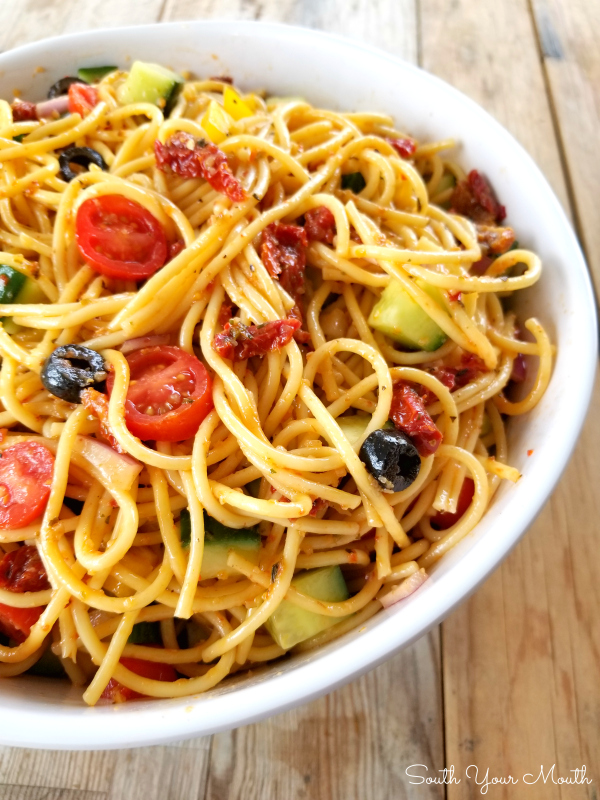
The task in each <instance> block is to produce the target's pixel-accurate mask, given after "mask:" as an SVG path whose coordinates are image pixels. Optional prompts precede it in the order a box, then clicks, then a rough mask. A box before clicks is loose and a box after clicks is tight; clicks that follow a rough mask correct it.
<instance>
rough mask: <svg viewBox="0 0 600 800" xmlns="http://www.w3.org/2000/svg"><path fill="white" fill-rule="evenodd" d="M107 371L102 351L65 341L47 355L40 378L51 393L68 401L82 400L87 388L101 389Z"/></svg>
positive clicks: (76, 401)
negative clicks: (65, 342) (83, 392)
mask: <svg viewBox="0 0 600 800" xmlns="http://www.w3.org/2000/svg"><path fill="white" fill-rule="evenodd" d="M106 372H107V367H106V364H105V362H104V359H103V358H102V356H101V355H100V353H97V352H96V351H95V350H90V348H89V347H83V345H80V344H65V345H62V346H61V347H57V348H56V350H55V351H54V352H53V353H52V354H51V355H50V356H48V358H47V359H46V360H45V362H44V366H43V367H42V374H41V376H40V377H41V379H42V383H43V384H44V386H45V387H46V389H48V391H49V392H51V394H53V395H55V396H56V397H60V399H61V400H66V401H67V403H80V402H81V392H82V391H83V390H84V389H87V388H89V387H90V386H94V387H95V388H96V389H100V388H101V386H102V383H103V382H104V381H105V380H106Z"/></svg>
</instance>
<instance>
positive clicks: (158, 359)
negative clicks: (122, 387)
mask: <svg viewBox="0 0 600 800" xmlns="http://www.w3.org/2000/svg"><path fill="white" fill-rule="evenodd" d="M127 361H128V362H129V371H130V376H131V377H130V380H131V382H130V384H129V391H128V392H127V400H126V401H125V422H126V423H127V427H128V428H129V430H130V431H131V433H133V435H134V436H138V437H139V438H140V439H142V440H148V439H152V440H155V441H159V442H180V441H182V440H183V439H189V438H190V437H191V436H193V435H194V434H195V433H196V431H197V430H198V428H199V427H200V423H201V422H202V420H203V419H204V417H205V416H206V415H207V414H208V413H209V412H210V411H211V409H212V407H213V401H212V382H211V380H210V376H209V374H208V372H207V371H206V367H205V366H204V364H202V362H201V361H199V360H198V359H197V358H196V356H192V355H190V354H189V353H186V352H185V350H180V349H179V347H169V346H162V347H145V348H143V349H142V350H135V351H134V352H133V353H130V354H129V355H128V356H127ZM113 384H114V377H113V375H112V374H109V376H108V378H107V381H106V388H107V390H108V395H109V397H110V394H111V392H112V388H113Z"/></svg>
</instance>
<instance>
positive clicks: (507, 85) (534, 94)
mask: <svg viewBox="0 0 600 800" xmlns="http://www.w3.org/2000/svg"><path fill="white" fill-rule="evenodd" d="M483 5H484V4H482V3H479V4H476V5H474V4H472V3H469V2H466V1H465V0H458V2H455V3H453V4H452V6H449V5H448V4H446V3H444V2H442V0H433V2H429V3H427V4H426V5H424V6H423V8H422V15H423V16H422V30H423V42H422V53H423V64H424V66H425V67H426V68H427V69H430V70H432V71H433V72H436V73H437V74H438V75H440V76H441V77H443V78H445V79H446V80H449V81H450V82H451V83H453V84H454V85H455V86H457V87H458V88H460V89H462V90H463V91H465V92H466V93H467V94H469V95H470V96H471V97H473V98H474V99H475V100H477V101H478V102H479V103H480V104H481V105H483V106H484V107H485V108H487V109H488V110H489V111H490V112H491V113H492V114H493V115H494V116H495V117H496V118H497V119H499V120H500V122H502V123H503V124H504V125H505V126H506V127H507V128H508V129H509V130H511V132H512V133H513V134H514V135H515V136H516V137H517V138H518V139H519V140H520V141H521V143H522V144H523V145H524V146H525V147H526V148H527V149H528V150H529V152H530V153H531V154H532V156H533V157H534V158H535V159H536V161H537V162H538V164H539V165H540V166H541V168H542V169H543V171H544V172H545V174H546V176H547V177H548V179H549V180H550V182H551V184H552V185H553V187H554V189H555V191H556V192H557V194H558V196H559V198H560V199H561V200H562V202H563V204H565V206H566V207H567V209H568V205H567V190H566V185H565V181H564V176H563V173H562V169H561V162H560V153H559V149H558V146H557V141H556V137H555V134H554V130H553V122H552V114H551V107H550V103H549V101H548V97H547V94H546V92H545V84H544V75H543V72H542V70H541V67H540V64H539V61H538V58H537V53H536V47H537V43H536V39H535V30H534V28H533V25H532V20H531V17H530V14H529V11H528V6H527V3H526V2H524V0H505V2H503V3H493V2H486V3H485V8H483ZM525 76H526V77H525ZM599 437H600V425H599V424H598V423H597V422H596V421H595V420H590V421H589V422H588V425H587V427H586V432H585V434H584V436H583V438H582V444H581V445H580V447H579V448H578V451H577V454H576V457H575V459H574V460H573V462H572V464H571V466H570V467H569V469H568V471H567V473H566V474H565V476H564V477H563V479H562V481H561V483H560V485H559V487H558V489H557V490H556V491H555V493H554V495H553V497H552V499H551V501H550V503H549V504H548V505H547V507H546V509H545V510H544V512H543V513H542V514H541V516H540V518H539V519H538V520H537V522H536V523H535V524H534V525H533V526H532V529H531V530H530V531H529V533H528V534H527V536H526V538H525V540H524V541H523V542H522V543H521V544H520V545H519V546H518V547H517V548H516V549H515V551H514V552H513V553H512V554H511V556H510V557H509V558H508V559H507V561H506V562H505V563H504V565H503V566H502V567H501V568H500V570H499V571H498V572H496V573H495V575H494V576H493V577H492V578H491V579H490V580H489V581H488V582H487V583H486V584H485V585H484V586H483V587H482V588H481V589H480V590H479V591H478V592H477V593H476V594H475V595H474V596H473V597H472V598H471V600H470V601H469V602H468V603H466V604H464V605H463V606H462V607H461V608H460V609H459V610H458V611H457V612H455V613H454V614H453V615H452V616H451V617H450V618H449V619H448V620H447V621H446V622H445V623H444V625H443V662H444V695H445V711H446V763H447V765H450V764H454V765H455V767H456V770H457V774H459V775H460V774H462V775H464V773H465V769H466V768H467V767H468V765H469V764H475V765H477V766H478V767H479V778H480V780H481V777H482V772H483V774H485V770H486V769H487V768H488V767H489V774H490V776H499V777H506V776H508V775H512V776H513V777H515V778H516V779H518V780H519V784H518V785H517V786H498V787H495V788H494V792H495V794H494V797H497V798H511V800H515V799H516V798H521V797H523V798H532V799H533V798H538V797H539V798H544V800H547V798H559V797H560V798H580V797H588V796H589V797H592V796H593V795H592V794H590V793H588V787H587V786H557V785H554V784H551V783H548V784H547V785H544V784H543V783H542V781H538V782H537V783H535V784H534V785H529V786H528V785H525V784H524V783H523V775H524V774H526V773H533V774H534V775H538V774H539V769H540V765H542V764H543V765H544V767H545V769H546V770H548V769H549V768H551V767H552V765H553V764H556V768H555V776H556V777H557V778H558V776H559V775H560V776H563V777H566V776H569V777H572V773H571V772H569V770H572V769H575V768H577V767H581V765H582V764H584V763H585V764H586V765H587V768H588V776H592V775H593V777H594V778H595V780H597V779H598V774H599V773H598V764H597V760H596V759H597V753H598V747H597V741H598V740H597V719H598V702H599V700H600V692H599V690H598V686H597V682H596V685H595V686H590V685H589V683H591V681H590V682H588V683H587V684H586V690H587V691H588V694H587V695H586V698H585V702H586V708H587V710H588V712H590V718H593V715H594V713H595V714H596V716H595V719H596V731H595V732H593V731H586V732H585V733H584V732H583V731H582V729H581V714H580V709H579V708H578V699H579V689H578V688H577V687H576V684H575V678H576V676H577V675H578V674H579V672H580V670H579V668H578V667H577V666H576V665H577V663H578V661H580V660H581V658H582V655H583V654H584V653H585V654H586V655H587V656H589V658H590V659H591V658H592V657H593V654H594V653H595V654H597V653H598V649H597V642H596V641H594V638H593V637H594V634H593V633H592V630H593V626H592V625H591V624H590V621H589V619H588V617H591V618H592V619H593V618H594V614H596V615H597V613H598V610H599V607H598V597H597V593H596V594H595V595H594V592H592V593H591V595H588V594H587V593H586V595H585V597H584V596H583V593H582V591H579V590H575V589H574V587H575V586H579V585H581V586H582V590H583V586H584V585H585V586H586V587H587V586H588V585H589V582H590V575H589V572H590V568H591V567H590V565H591V564H593V563H594V556H596V559H597V556H598V555H600V554H599V553H598V544H597V543H595V542H594V541H587V539H588V538H589V539H592V537H591V536H588V535H587V528H588V527H589V525H588V520H589V519H595V518H596V515H597V514H598V511H599V510H600V509H599V501H598V496H597V493H596V494H594V487H593V485H592V481H591V480H590V479H589V477H588V476H591V475H593V472H591V471H590V469H592V468H593V467H594V466H596V467H597V466H598V465H597V464H596V463H594V464H590V463H589V460H590V459H592V458H593V459H594V461H595V447H594V445H596V444H597V442H598V438H599ZM586 462H588V463H587V465H586ZM582 536H584V537H585V538H586V543H585V545H586V546H585V549H584V547H583V546H582V541H581V537H582ZM582 552H584V553H585V562H586V563H585V565H584V564H583V563H581V562H582V561H583V560H584V559H583V558H581V555H580V554H582ZM595 563H596V564H597V563H598V561H597V560H596V562H595ZM588 626H589V627H588ZM595 663H596V670H595V671H596V674H597V655H596V662H595ZM587 667H588V668H590V667H591V664H590V662H589V661H588V663H587ZM586 735H589V736H591V739H592V742H593V743H594V746H595V754H594V755H592V753H591V752H590V748H589V747H588V746H587V745H586ZM479 794H480V787H479V786H477V785H476V784H475V782H474V781H473V780H470V781H466V780H463V782H462V783H461V784H460V785H451V786H449V787H448V790H447V796H448V798H449V800H456V799H458V798H461V800H462V798H471V797H473V798H474V797H477V796H479Z"/></svg>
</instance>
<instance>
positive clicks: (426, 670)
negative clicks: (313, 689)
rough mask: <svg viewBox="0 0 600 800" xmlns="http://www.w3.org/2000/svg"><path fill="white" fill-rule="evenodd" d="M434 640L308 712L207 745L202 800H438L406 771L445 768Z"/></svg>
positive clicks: (438, 791)
mask: <svg viewBox="0 0 600 800" xmlns="http://www.w3.org/2000/svg"><path fill="white" fill-rule="evenodd" d="M438 664H439V652H438V637H437V635H433V634H430V635H429V636H426V637H424V638H422V639H421V640H420V641H418V642H417V643H416V644H415V645H413V646H412V647H410V648H408V649H407V650H405V651H403V652H402V653H400V654H399V655H397V656H396V657H395V658H393V659H392V660H391V661H389V662H388V663H387V664H384V665H383V666H381V667H379V668H378V669H376V670H374V671H373V672H371V673H369V674H368V675H366V676H364V677H363V678H362V679H361V680H358V681H355V682H354V683H352V684H350V685H348V686H346V687H345V688H343V689H341V690H338V691H337V692H333V693H332V694H330V695H328V696H327V697H324V698H322V699H321V700H318V701H316V702H313V703H310V704H309V705H306V706H303V707H301V708H298V709H295V710H294V711H290V712H288V713H286V714H281V715H280V716H277V717H273V718H271V719H269V720H267V721H265V722H262V723H260V724H258V725H251V726H249V727H246V728H240V729H238V730H235V731H231V732H228V733H221V734H217V735H216V736H214V737H213V748H212V758H211V764H210V777H209V782H208V788H207V793H206V800H225V798H227V800H266V798H276V797H277V798H288V797H289V798H298V800H302V799H305V800H308V799H309V798H310V800H365V798H369V800H371V798H372V800H389V799H390V798H394V800H409V799H411V798H419V800H421V798H423V800H433V799H434V798H435V800H441V798H443V797H444V792H443V787H442V786H429V787H427V788H426V789H423V788H422V787H419V789H417V787H416V786H410V785H408V783H407V779H406V775H405V772H404V770H405V768H406V767H407V766H408V765H410V764H415V763H421V764H423V763H426V764H429V765H431V769H432V770H438V769H442V768H443V743H442V730H441V724H440V723H441V675H440V673H439V671H438V670H439V667H438Z"/></svg>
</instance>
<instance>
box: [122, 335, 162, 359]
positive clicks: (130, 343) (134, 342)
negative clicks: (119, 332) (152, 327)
mask: <svg viewBox="0 0 600 800" xmlns="http://www.w3.org/2000/svg"><path fill="white" fill-rule="evenodd" d="M169 341H170V336H169V334H168V333H162V334H155V335H154V336H138V338H137V339H128V340H127V341H126V342H123V344H122V345H121V352H122V353H123V355H124V356H126V355H127V354H128V353H133V351H134V350H141V349H142V347H158V346H160V345H163V344H169Z"/></svg>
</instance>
